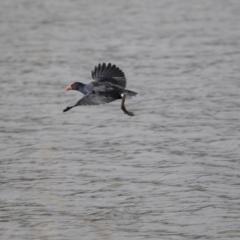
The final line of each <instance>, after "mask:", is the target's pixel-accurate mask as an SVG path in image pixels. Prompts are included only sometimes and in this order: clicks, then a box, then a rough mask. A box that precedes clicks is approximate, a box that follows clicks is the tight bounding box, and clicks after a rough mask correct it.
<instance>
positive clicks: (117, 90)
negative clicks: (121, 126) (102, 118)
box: [64, 63, 137, 116]
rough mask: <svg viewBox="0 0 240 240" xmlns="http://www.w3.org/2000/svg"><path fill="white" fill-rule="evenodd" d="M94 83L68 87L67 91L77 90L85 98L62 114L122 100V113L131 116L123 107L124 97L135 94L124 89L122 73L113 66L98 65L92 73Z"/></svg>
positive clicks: (77, 83) (74, 84) (124, 83)
mask: <svg viewBox="0 0 240 240" xmlns="http://www.w3.org/2000/svg"><path fill="white" fill-rule="evenodd" d="M92 77H93V79H94V80H95V81H93V82H91V83H89V84H84V83H81V82H75V83H73V84H71V85H69V86H68V88H67V90H70V89H71V90H77V91H79V92H81V93H83V94H84V95H85V96H84V97H83V98H81V99H80V100H79V101H78V102H77V103H76V104H75V105H74V106H71V107H67V108H66V109H65V110H64V112H66V111H68V110H70V109H71V108H73V107H76V106H80V105H99V104H104V103H109V102H113V101H115V100H118V99H122V110H123V111H124V113H126V114H128V115H130V116H133V114H132V113H131V112H128V111H127V110H126V108H125V106H124V101H125V97H126V96H136V95H137V93H136V92H133V91H130V90H127V89H125V87H126V78H125V75H124V73H123V72H122V71H121V70H120V69H119V68H117V67H116V66H115V65H111V64H110V63H109V64H108V65H106V64H105V63H103V64H102V65H100V64H99V65H98V67H95V70H94V71H93V72H92Z"/></svg>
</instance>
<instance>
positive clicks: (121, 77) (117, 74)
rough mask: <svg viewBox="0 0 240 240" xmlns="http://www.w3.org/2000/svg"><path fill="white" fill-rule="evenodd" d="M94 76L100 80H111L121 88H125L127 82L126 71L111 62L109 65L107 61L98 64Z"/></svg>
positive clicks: (96, 79) (93, 72)
mask: <svg viewBox="0 0 240 240" xmlns="http://www.w3.org/2000/svg"><path fill="white" fill-rule="evenodd" d="M92 78H93V79H94V80H95V81H99V82H110V83H111V84H113V85H115V86H119V87H121V88H125V87H126V84H127V80H126V77H125V74H124V72H123V71H122V70H121V69H119V68H118V67H116V66H115V65H111V63H109V64H108V65H106V64H105V63H103V64H102V65H101V64H98V66H96V67H95V69H94V70H93V71H92Z"/></svg>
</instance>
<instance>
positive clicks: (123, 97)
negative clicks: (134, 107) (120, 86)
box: [121, 94, 134, 117]
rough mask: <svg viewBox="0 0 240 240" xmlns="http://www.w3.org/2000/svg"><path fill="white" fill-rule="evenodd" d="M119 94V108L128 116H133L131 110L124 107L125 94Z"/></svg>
mask: <svg viewBox="0 0 240 240" xmlns="http://www.w3.org/2000/svg"><path fill="white" fill-rule="evenodd" d="M121 96H122V103H121V109H122V110H123V112H124V113H125V114H127V115H128V116H131V117H132V116H134V114H133V113H132V112H129V111H128V110H127V109H126V108H125V105H124V103H125V99H126V95H125V94H122V95H121Z"/></svg>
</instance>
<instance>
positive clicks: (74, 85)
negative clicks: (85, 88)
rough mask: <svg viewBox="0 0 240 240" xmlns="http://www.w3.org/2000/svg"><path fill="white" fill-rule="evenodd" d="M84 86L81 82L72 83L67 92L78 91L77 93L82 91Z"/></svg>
mask: <svg viewBox="0 0 240 240" xmlns="http://www.w3.org/2000/svg"><path fill="white" fill-rule="evenodd" d="M82 85H83V84H82V83H80V82H74V83H71V84H70V85H68V86H67V88H66V91H68V90H77V91H79V90H80V89H81V87H82Z"/></svg>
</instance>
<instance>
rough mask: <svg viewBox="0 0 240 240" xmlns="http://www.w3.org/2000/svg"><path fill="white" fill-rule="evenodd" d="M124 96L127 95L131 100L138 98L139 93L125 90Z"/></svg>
mask: <svg viewBox="0 0 240 240" xmlns="http://www.w3.org/2000/svg"><path fill="white" fill-rule="evenodd" d="M123 94H125V95H126V97H127V98H131V97H134V96H136V95H137V94H138V93H136V92H134V91H130V90H127V89H125V90H124V92H123Z"/></svg>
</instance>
